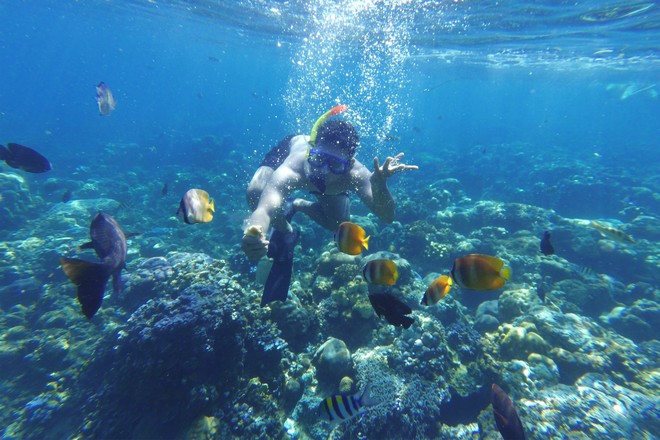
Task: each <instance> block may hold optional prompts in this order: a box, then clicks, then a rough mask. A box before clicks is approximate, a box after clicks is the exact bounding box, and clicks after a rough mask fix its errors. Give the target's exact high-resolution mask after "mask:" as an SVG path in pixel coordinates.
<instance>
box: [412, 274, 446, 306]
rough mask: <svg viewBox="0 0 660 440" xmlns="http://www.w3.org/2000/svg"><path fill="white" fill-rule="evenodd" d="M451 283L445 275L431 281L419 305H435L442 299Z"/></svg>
mask: <svg viewBox="0 0 660 440" xmlns="http://www.w3.org/2000/svg"><path fill="white" fill-rule="evenodd" d="M453 284H454V283H453V281H452V279H451V278H450V277H448V276H447V275H442V276H439V277H438V278H436V279H435V280H433V282H432V283H431V284H430V285H429V288H428V289H426V292H424V296H423V297H422V302H421V303H420V304H421V305H423V306H432V305H433V304H437V303H438V302H439V301H440V300H441V299H442V298H444V297H445V296H446V295H447V294H448V293H449V291H450V290H451V286H452V285H453Z"/></svg>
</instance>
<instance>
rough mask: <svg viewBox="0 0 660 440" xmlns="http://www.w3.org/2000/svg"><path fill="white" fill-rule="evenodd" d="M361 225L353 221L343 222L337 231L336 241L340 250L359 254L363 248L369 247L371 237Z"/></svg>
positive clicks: (350, 253)
mask: <svg viewBox="0 0 660 440" xmlns="http://www.w3.org/2000/svg"><path fill="white" fill-rule="evenodd" d="M366 235H367V233H366V232H365V231H364V229H362V228H361V227H360V226H358V225H356V224H355V223H351V222H343V223H342V224H340V225H339V229H337V232H335V243H337V247H338V248H339V250H340V251H342V252H343V253H345V254H348V255H359V254H361V253H362V248H363V247H364V248H365V249H369V237H365V236H366Z"/></svg>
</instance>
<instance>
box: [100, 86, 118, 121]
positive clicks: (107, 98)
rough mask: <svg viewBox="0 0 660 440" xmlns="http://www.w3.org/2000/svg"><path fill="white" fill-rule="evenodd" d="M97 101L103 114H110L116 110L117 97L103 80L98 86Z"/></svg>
mask: <svg viewBox="0 0 660 440" xmlns="http://www.w3.org/2000/svg"><path fill="white" fill-rule="evenodd" d="M96 102H97V104H98V105H99V113H100V114H101V116H108V115H109V114H110V113H112V112H113V111H114V110H115V98H114V96H112V92H111V91H110V89H109V88H108V86H106V85H105V83H104V82H103V81H101V82H100V83H99V84H98V85H97V86H96Z"/></svg>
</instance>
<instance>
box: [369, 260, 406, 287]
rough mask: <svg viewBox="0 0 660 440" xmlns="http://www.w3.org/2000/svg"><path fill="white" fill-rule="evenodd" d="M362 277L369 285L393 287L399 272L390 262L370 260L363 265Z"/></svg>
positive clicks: (392, 262) (394, 264) (393, 263)
mask: <svg viewBox="0 0 660 440" xmlns="http://www.w3.org/2000/svg"><path fill="white" fill-rule="evenodd" d="M362 275H363V276H364V279H365V280H366V281H367V283H369V284H380V285H381V286H393V285H394V284H395V283H396V280H397V279H398V278H399V271H398V269H397V267H396V263H395V262H394V261H392V260H371V261H369V262H368V263H367V264H365V265H364V268H363V269H362Z"/></svg>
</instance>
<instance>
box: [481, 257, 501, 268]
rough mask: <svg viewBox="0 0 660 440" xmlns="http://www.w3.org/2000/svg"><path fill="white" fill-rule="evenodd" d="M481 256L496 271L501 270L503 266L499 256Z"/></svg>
mask: <svg viewBox="0 0 660 440" xmlns="http://www.w3.org/2000/svg"><path fill="white" fill-rule="evenodd" d="M483 258H484V259H485V260H487V261H488V263H490V265H491V266H493V269H495V270H497V271H501V270H502V267H504V261H502V259H500V258H497V257H493V256H492V255H483Z"/></svg>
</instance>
